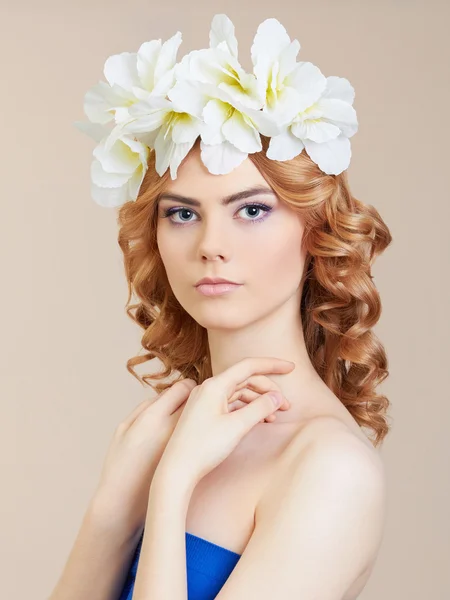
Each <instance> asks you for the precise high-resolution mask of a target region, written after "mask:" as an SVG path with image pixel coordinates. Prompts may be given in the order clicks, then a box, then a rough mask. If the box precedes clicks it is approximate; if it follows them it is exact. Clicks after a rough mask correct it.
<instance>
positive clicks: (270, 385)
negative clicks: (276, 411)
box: [230, 375, 290, 410]
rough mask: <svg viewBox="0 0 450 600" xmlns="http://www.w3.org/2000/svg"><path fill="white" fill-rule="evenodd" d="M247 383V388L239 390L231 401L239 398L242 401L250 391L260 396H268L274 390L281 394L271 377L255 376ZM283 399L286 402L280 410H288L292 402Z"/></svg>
mask: <svg viewBox="0 0 450 600" xmlns="http://www.w3.org/2000/svg"><path fill="white" fill-rule="evenodd" d="M246 381H247V384H246V386H245V388H243V387H241V388H240V389H239V390H237V391H236V392H235V393H234V394H233V396H232V397H231V399H230V401H234V400H236V399H238V398H239V399H242V398H243V397H245V394H247V392H248V390H254V391H255V392H258V394H266V393H267V392H270V391H272V390H273V391H276V392H281V389H280V388H279V386H278V385H277V384H276V383H275V382H274V381H272V379H270V377H266V376H265V375H254V376H252V377H249V378H248V379H247V380H246ZM281 393H282V392H281ZM242 394H244V396H242ZM283 399H284V402H283V403H282V404H281V406H280V410H287V409H288V408H289V407H290V402H289V400H288V399H287V398H285V397H284V398H283ZM250 400H253V397H251V398H250Z"/></svg>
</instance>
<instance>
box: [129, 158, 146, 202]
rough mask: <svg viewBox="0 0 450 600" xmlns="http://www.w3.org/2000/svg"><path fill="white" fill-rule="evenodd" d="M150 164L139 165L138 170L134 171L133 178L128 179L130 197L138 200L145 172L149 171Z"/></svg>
mask: <svg viewBox="0 0 450 600" xmlns="http://www.w3.org/2000/svg"><path fill="white" fill-rule="evenodd" d="M147 169H148V164H146V165H139V167H138V168H137V169H136V171H135V172H134V173H133V175H132V176H131V178H130V179H129V180H128V199H129V200H136V198H137V197H138V195H139V190H140V189H141V185H142V181H143V180H144V177H145V173H146V172H147Z"/></svg>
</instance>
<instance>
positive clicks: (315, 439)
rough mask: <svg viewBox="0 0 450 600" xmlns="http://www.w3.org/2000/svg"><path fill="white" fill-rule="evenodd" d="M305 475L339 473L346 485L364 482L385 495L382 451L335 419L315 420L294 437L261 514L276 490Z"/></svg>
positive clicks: (265, 496)
mask: <svg viewBox="0 0 450 600" xmlns="http://www.w3.org/2000/svg"><path fill="white" fill-rule="evenodd" d="M305 472H309V473H311V474H313V473H317V475H321V476H323V474H324V473H329V476H331V475H332V474H334V473H338V474H340V475H341V476H342V483H343V485H344V483H345V482H346V481H348V479H349V478H350V479H351V478H356V477H357V478H358V480H359V481H361V478H364V479H363V480H364V481H366V482H367V484H372V485H375V486H377V487H378V489H379V491H380V492H384V491H385V486H386V474H385V468H384V464H383V461H382V459H381V456H380V454H379V452H378V450H377V449H376V448H374V446H373V445H372V443H371V442H370V440H369V439H368V438H367V437H366V436H365V435H364V433H363V432H362V431H359V432H355V429H352V428H350V427H349V426H348V425H347V424H346V423H344V422H343V421H342V420H341V419H339V418H336V417H334V416H320V417H316V418H314V419H311V420H310V421H308V423H306V424H305V425H304V426H302V427H301V428H300V429H299V431H298V432H297V433H296V435H295V436H293V437H292V441H291V442H290V444H289V445H288V447H287V449H286V451H285V453H284V454H283V455H282V456H280V459H279V463H278V467H277V469H276V470H275V473H274V475H273V477H274V478H275V479H276V485H274V483H275V481H273V480H272V481H271V482H270V484H269V485H267V487H266V488H265V489H264V493H263V494H262V496H261V498H260V502H259V504H258V510H259V511H260V512H261V511H262V509H263V506H264V505H266V504H269V503H270V499H271V497H272V496H273V495H274V490H276V489H277V488H279V487H280V486H281V487H284V486H286V485H289V483H290V482H292V481H293V480H295V479H296V478H299V477H302V474H303V473H305Z"/></svg>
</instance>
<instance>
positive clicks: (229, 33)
mask: <svg viewBox="0 0 450 600" xmlns="http://www.w3.org/2000/svg"><path fill="white" fill-rule="evenodd" d="M222 42H225V45H226V48H227V50H228V52H229V53H230V54H232V55H233V56H235V57H236V58H237V55H238V42H237V39H236V36H235V34H234V25H233V23H232V21H231V19H229V18H228V17H227V15H224V14H218V15H214V17H213V20H212V21H211V30H210V32H209V46H210V48H215V47H216V46H219V44H222ZM221 47H223V46H221Z"/></svg>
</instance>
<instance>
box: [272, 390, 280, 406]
mask: <svg viewBox="0 0 450 600" xmlns="http://www.w3.org/2000/svg"><path fill="white" fill-rule="evenodd" d="M269 396H270V397H271V398H272V400H273V403H274V405H275V406H280V404H281V400H282V397H281V394H280V393H279V392H271V393H270V394H269Z"/></svg>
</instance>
